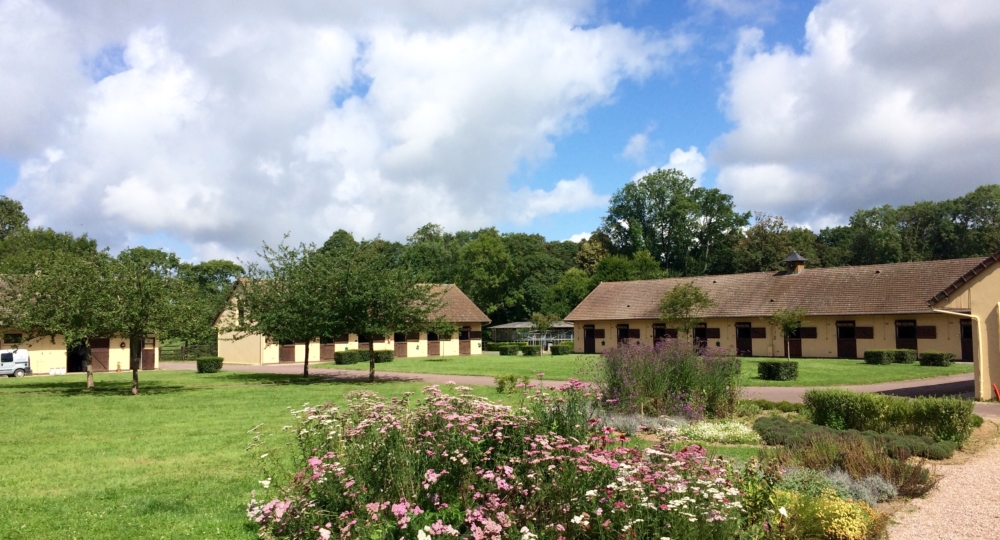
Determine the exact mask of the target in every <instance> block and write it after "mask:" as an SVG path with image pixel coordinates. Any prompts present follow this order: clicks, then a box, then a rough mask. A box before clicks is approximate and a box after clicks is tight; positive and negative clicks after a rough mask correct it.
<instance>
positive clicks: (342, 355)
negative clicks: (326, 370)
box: [333, 350, 396, 365]
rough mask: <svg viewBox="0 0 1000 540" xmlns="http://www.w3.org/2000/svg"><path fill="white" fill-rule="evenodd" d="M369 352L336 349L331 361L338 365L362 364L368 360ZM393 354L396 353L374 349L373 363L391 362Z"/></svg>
mask: <svg viewBox="0 0 1000 540" xmlns="http://www.w3.org/2000/svg"><path fill="white" fill-rule="evenodd" d="M370 352H371V351H364V350H353V351H337V352H335V353H333V362H334V363H335V364H339V365H347V364H357V363H362V364H364V363H367V362H369V353H370ZM395 356H396V355H395V353H394V352H393V351H375V363H376V364H385V363H387V362H392V360H393V358H395Z"/></svg>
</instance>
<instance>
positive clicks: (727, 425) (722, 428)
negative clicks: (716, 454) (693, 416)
mask: <svg viewBox="0 0 1000 540" xmlns="http://www.w3.org/2000/svg"><path fill="white" fill-rule="evenodd" d="M662 432H663V434H664V436H665V438H666V439H668V440H669V439H672V438H679V437H684V438H686V439H689V440H692V441H700V442H711V443H720V444H761V443H762V442H763V441H762V440H761V438H760V435H758V434H757V432H756V431H754V430H753V428H751V427H750V426H748V425H746V424H744V423H743V422H738V421H735V420H724V421H721V422H693V423H691V424H685V425H682V426H678V427H670V428H665V429H663V430H662Z"/></svg>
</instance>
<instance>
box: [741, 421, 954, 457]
mask: <svg viewBox="0 0 1000 540" xmlns="http://www.w3.org/2000/svg"><path fill="white" fill-rule="evenodd" d="M753 429H754V431H756V432H757V433H758V434H760V437H761V438H762V439H764V442H766V443H767V444H769V445H779V444H780V445H783V446H792V445H795V444H800V443H804V442H807V441H808V440H809V439H810V438H812V437H817V436H824V435H828V436H833V437H862V438H864V439H867V440H868V441H869V442H872V443H875V444H878V445H880V446H882V447H884V448H885V450H886V453H888V454H889V456H890V457H893V458H896V459H907V458H909V457H910V456H918V457H925V458H928V459H948V458H950V457H951V456H952V454H954V453H955V448H956V444H955V443H953V442H951V441H935V440H934V439H932V438H930V437H921V436H917V435H898V434H896V433H878V432H875V431H857V430H853V429H851V430H847V431H838V430H836V429H833V428H829V427H826V426H817V425H816V424H810V423H808V422H790V421H789V420H788V419H787V418H785V417H782V416H764V417H761V418H758V419H757V421H756V422H754V424H753Z"/></svg>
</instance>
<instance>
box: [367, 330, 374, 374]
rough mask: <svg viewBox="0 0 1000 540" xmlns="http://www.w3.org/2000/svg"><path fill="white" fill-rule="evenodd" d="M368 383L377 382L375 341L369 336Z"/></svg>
mask: <svg viewBox="0 0 1000 540" xmlns="http://www.w3.org/2000/svg"><path fill="white" fill-rule="evenodd" d="M368 382H375V340H373V339H372V338H371V334H369V335H368Z"/></svg>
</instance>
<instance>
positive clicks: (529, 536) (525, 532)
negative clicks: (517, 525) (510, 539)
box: [521, 527, 538, 540]
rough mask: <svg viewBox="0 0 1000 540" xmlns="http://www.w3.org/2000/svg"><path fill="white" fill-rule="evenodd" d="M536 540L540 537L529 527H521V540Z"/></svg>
mask: <svg viewBox="0 0 1000 540" xmlns="http://www.w3.org/2000/svg"><path fill="white" fill-rule="evenodd" d="M536 538H538V536H536V535H535V534H533V533H532V532H531V530H529V529H528V528H527V527H521V540H535V539H536Z"/></svg>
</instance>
